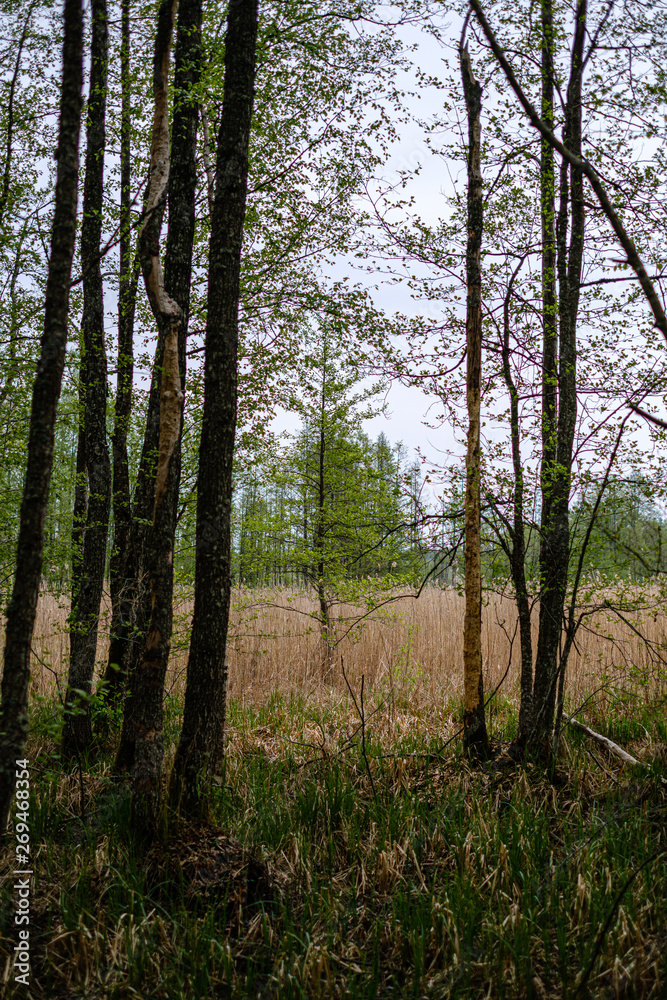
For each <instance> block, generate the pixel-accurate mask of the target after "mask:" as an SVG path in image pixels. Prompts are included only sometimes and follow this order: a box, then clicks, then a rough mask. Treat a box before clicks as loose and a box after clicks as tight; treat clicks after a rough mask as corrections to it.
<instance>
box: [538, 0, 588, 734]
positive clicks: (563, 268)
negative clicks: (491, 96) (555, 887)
mask: <svg viewBox="0 0 667 1000" xmlns="http://www.w3.org/2000/svg"><path fill="white" fill-rule="evenodd" d="M586 14H587V0H579V2H578V4H577V14H576V18H577V19H576V24H575V31H574V41H573V46H572V57H571V67H570V80H569V84H568V90H567V101H566V107H565V130H564V142H565V145H566V146H567V148H568V149H570V150H571V151H572V152H573V153H574V154H575V155H576V156H577V157H579V156H580V154H581V83H582V64H583V49H584V41H585V37H586ZM582 181H583V178H582V173H581V170H580V169H579V168H578V167H575V166H571V165H570V164H569V163H567V161H565V160H564V161H563V163H562V167H561V183H560V206H559V212H558V220H557V226H556V247H557V270H558V284H559V293H560V294H559V309H558V322H559V336H558V342H559V358H558V419H557V427H556V453H555V457H554V460H553V465H552V469H551V472H550V475H549V480H548V484H547V487H548V499H549V510H548V520H547V521H546V523H543V529H542V530H543V545H542V548H541V551H540V580H541V593H540V623H539V633H538V641H537V653H536V659H535V684H534V690H533V698H534V717H533V727H532V728H533V736H532V739H533V740H534V741H535V742H536V743H538V744H540V745H542V746H544V747H545V749H546V750H547V752H548V750H549V747H550V745H551V743H550V736H551V731H552V728H553V723H554V710H555V702H556V688H557V683H558V671H559V650H560V645H561V638H562V633H563V609H564V605H565V596H566V592H567V582H568V568H569V561H570V525H569V517H570V485H571V479H572V449H573V443H574V432H575V426H576V417H577V372H576V332H577V316H578V311H579V292H580V282H581V265H582V259H583V242H584V205H583V190H582ZM568 220H569V221H570V242H569V247H568ZM543 503H544V497H543Z"/></svg>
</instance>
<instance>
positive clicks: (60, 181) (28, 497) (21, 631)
mask: <svg viewBox="0 0 667 1000" xmlns="http://www.w3.org/2000/svg"><path fill="white" fill-rule="evenodd" d="M64 11H65V35H64V44H63V79H62V96H61V104H60V120H59V128H58V147H57V159H58V171H57V177H56V192H55V210H54V216H53V225H52V230H51V253H50V258H49V268H48V275H47V282H46V295H45V300H44V330H43V333H42V338H41V344H40V357H39V362H38V365H37V372H36V375H35V382H34V384H33V392H32V406H31V411H30V432H29V438H28V462H27V468H26V475H25V485H24V488H23V500H22V503H21V520H20V527H19V537H18V545H17V552H16V573H15V575H14V586H13V591H12V599H11V602H10V604H9V608H8V610H7V625H6V629H5V654H4V671H3V676H2V704H1V705H0V831H1V832H4V830H5V829H6V826H7V821H8V819H9V811H10V807H11V801H12V796H13V794H14V784H15V762H16V760H17V759H19V758H20V757H21V755H22V753H23V748H24V746H25V740H26V736H27V732H28V682H29V679H30V643H31V640H32V631H33V626H34V622H35V611H36V607H37V597H38V594H39V584H40V579H41V573H42V554H43V542H44V517H45V512H46V505H47V501H48V497H49V485H50V482H51V470H52V467H53V445H54V438H55V423H56V409H57V406H58V399H59V397H60V389H61V384H62V375H63V368H64V365H65V348H66V344H67V316H68V311H69V288H70V278H71V272H72V257H73V255H74V240H75V235H76V207H77V190H78V180H79V131H80V127H81V105H82V100H81V88H82V82H83V68H82V63H83V11H82V7H81V0H65V5H64Z"/></svg>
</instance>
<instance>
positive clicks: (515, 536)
mask: <svg viewBox="0 0 667 1000" xmlns="http://www.w3.org/2000/svg"><path fill="white" fill-rule="evenodd" d="M520 267H521V263H520V264H519V266H518V267H517V269H516V271H515V272H514V274H513V275H512V278H511V280H510V283H509V287H508V289H507V295H506V296H505V303H504V309H503V343H502V361H503V378H504V380H505V385H506V386H507V390H508V392H509V396H510V436H511V445H512V466H513V471H514V497H513V516H512V529H511V539H510V541H511V546H512V547H511V552H510V571H511V574H512V582H513V583H514V590H515V592H516V604H517V613H518V618H519V638H520V646H521V705H520V709H519V734H518V740H517V742H518V743H519V745H523V744H524V743H525V739H526V735H525V733H526V730H527V729H528V728H529V722H530V709H531V705H532V694H533V639H532V631H531V612H530V600H529V595H528V585H527V583H526V527H525V520H524V510H523V499H524V480H523V464H522V461H521V425H520V421H519V394H518V392H517V389H516V386H515V384H514V379H513V376H512V370H511V366H510V302H511V298H512V288H513V285H514V280H515V278H516V276H517V274H518V272H519V269H520ZM522 726H523V727H524V728H523V729H522Z"/></svg>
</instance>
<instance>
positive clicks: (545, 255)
mask: <svg viewBox="0 0 667 1000" xmlns="http://www.w3.org/2000/svg"><path fill="white" fill-rule="evenodd" d="M541 33H542V56H541V78H542V96H541V111H542V118H543V120H544V121H545V122H546V123H547V124H548V126H549V128H553V124H554V112H553V101H554V77H553V72H554V71H553V43H554V20H553V2H552V0H541ZM540 213H541V219H542V461H541V469H540V487H541V496H542V509H541V514H540V522H541V528H540V555H539V560H540V567H541V568H542V567H547V566H548V565H549V562H550V546H551V527H550V526H551V520H552V513H551V511H552V503H553V478H554V472H555V463H556V445H557V438H556V435H557V421H558V323H557V315H556V313H557V307H556V241H555V235H554V221H555V173H554V155H553V149H552V148H551V146H550V144H549V143H548V142H547V141H546V139H542V142H541V150H540ZM540 579H541V580H542V583H543V584H544V577H543V576H542V575H541V577H540ZM546 612H547V605H546V604H545V605H544V606H543V605H542V604H540V633H539V634H540V635H542V636H544V635H546V631H545V625H546V619H545V614H546ZM538 648H540V653H538V659H540V657H542V659H543V654H542V651H541V647H539V638H538ZM540 662H541V661H540ZM533 683H534V678H533V664H532V654H531V662H530V670H529V669H528V663H527V662H525V661H524V660H523V659H522V671H521V705H520V708H519V742H520V743H521V744H525V742H526V741H527V739H528V738H529V736H530V735H531V733H532V730H533V726H534V723H535V720H534V717H533V715H534V713H533V707H534V706H533V699H534V696H533Z"/></svg>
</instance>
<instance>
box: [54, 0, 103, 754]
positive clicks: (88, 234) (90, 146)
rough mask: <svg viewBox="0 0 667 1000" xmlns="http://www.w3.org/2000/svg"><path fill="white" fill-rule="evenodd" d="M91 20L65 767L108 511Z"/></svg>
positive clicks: (82, 703) (81, 748) (75, 732)
mask: <svg viewBox="0 0 667 1000" xmlns="http://www.w3.org/2000/svg"><path fill="white" fill-rule="evenodd" d="M91 16H92V32H91V50H90V59H91V74H90V96H89V99H88V123H87V148H86V178H85V181H84V189H83V223H82V227H81V265H82V271H83V317H82V323H81V326H82V334H83V352H84V363H83V364H82V366H81V367H82V379H83V390H84V412H83V414H82V422H83V428H81V429H82V430H83V437H84V447H83V454H84V457H85V467H86V474H87V477H88V504H87V511H86V524H85V529H84V533H83V548H82V554H81V573H80V580H75V585H76V586H77V590H76V591H73V592H72V615H71V618H70V622H71V624H70V664H69V674H68V678H67V695H66V698H65V709H66V710H65V719H64V726H63V736H62V755H63V760H64V761H65V762H69V761H72V760H74V759H78V757H79V756H80V754H82V753H85V752H87V751H88V750H89V749H90V748H91V744H92V739H93V734H92V726H91V710H90V693H91V688H92V681H93V673H94V670H95V652H96V650H97V631H98V623H99V615H100V603H101V600H102V589H103V586H104V570H105V566H106V554H107V533H108V530H109V509H110V504H111V468H110V465H109V449H108V446H107V431H106V417H107V359H106V350H105V346H104V290H103V287H102V270H101V267H100V237H101V232H102V197H103V188H104V147H105V117H106V91H107V52H108V32H107V8H106V0H92V5H91ZM81 429H80V433H81ZM77 466H78V462H77ZM77 473H78V468H77ZM77 485H78V484H77Z"/></svg>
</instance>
